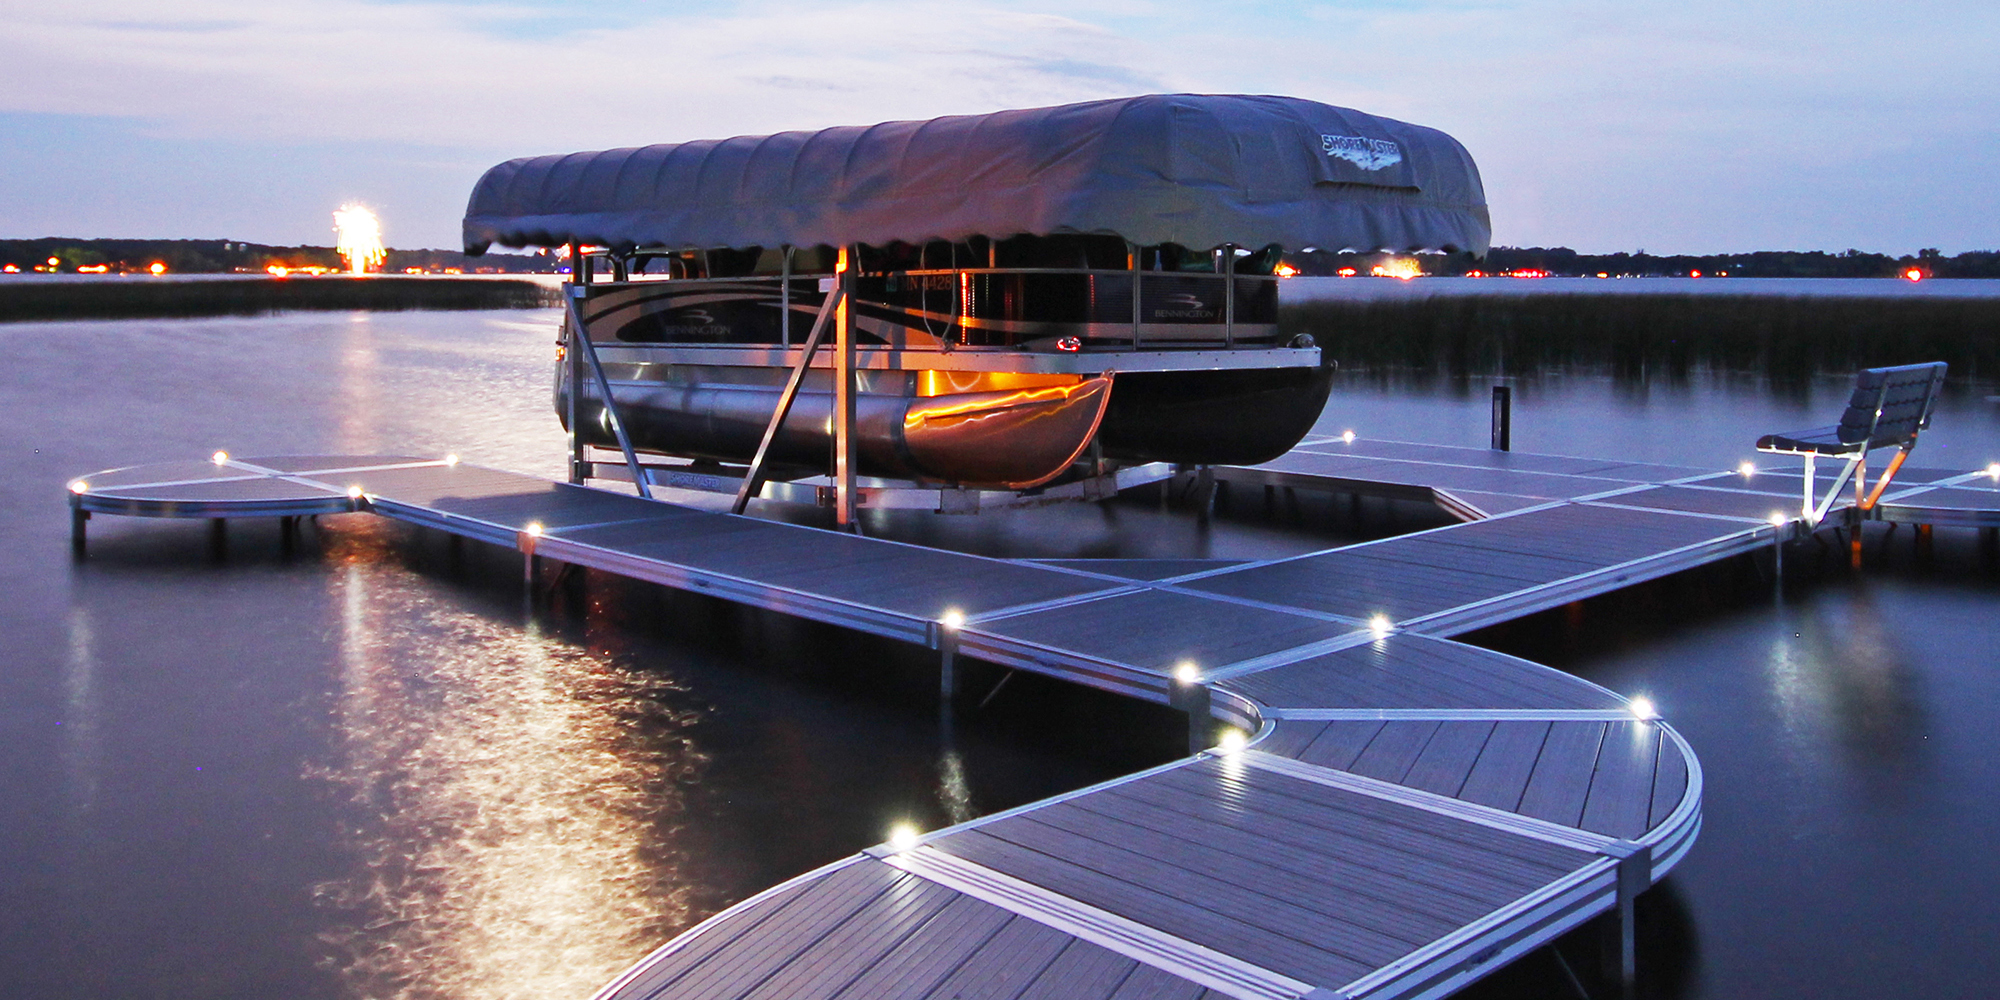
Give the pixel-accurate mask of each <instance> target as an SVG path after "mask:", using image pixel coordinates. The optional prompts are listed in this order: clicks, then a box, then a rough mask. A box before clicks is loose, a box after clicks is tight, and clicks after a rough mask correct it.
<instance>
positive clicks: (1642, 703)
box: [1630, 694, 1660, 722]
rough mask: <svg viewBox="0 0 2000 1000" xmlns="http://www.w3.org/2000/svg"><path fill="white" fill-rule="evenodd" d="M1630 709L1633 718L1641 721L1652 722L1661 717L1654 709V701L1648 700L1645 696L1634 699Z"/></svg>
mask: <svg viewBox="0 0 2000 1000" xmlns="http://www.w3.org/2000/svg"><path fill="white" fill-rule="evenodd" d="M1630 707H1631V709H1632V717H1633V718H1635V719H1639V720H1641V721H1644V722H1651V721H1653V720H1654V719H1657V718H1659V717H1660V713H1659V712H1658V711H1657V710H1655V709H1654V708H1653V699H1651V698H1648V697H1646V696H1645V695H1643V694H1642V695H1640V696H1639V697H1637V698H1634V699H1632V704H1631V706H1630Z"/></svg>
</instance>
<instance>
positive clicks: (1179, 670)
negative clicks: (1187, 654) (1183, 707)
mask: <svg viewBox="0 0 2000 1000" xmlns="http://www.w3.org/2000/svg"><path fill="white" fill-rule="evenodd" d="M1174 680H1176V681H1178V682H1180V683H1182V684H1193V683H1194V682H1196V681H1198V680H1201V669H1200V668H1199V667H1196V666H1195V665H1194V661H1193V660H1182V661H1181V662H1180V663H1179V665H1177V666H1175V667H1174Z"/></svg>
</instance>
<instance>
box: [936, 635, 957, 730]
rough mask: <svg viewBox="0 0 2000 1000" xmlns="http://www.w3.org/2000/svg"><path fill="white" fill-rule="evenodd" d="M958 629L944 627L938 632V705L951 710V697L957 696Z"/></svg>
mask: <svg viewBox="0 0 2000 1000" xmlns="http://www.w3.org/2000/svg"><path fill="white" fill-rule="evenodd" d="M957 659H958V630H957V629H954V628H945V629H942V630H940V631H939V632H938V706H939V707H940V708H942V709H944V710H945V711H947V712H949V711H950V710H951V703H952V699H953V698H956V697H957V696H958V664H957V663H956V662H955V661H956V660H957Z"/></svg>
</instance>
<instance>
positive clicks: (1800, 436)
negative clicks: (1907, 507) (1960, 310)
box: [1757, 361, 1945, 525]
mask: <svg viewBox="0 0 2000 1000" xmlns="http://www.w3.org/2000/svg"><path fill="white" fill-rule="evenodd" d="M1944 372H1945V363H1944V362H1942V361H1932V362H1928V363H1925V364H1918V365H1898V366H1896V367H1893V368H1865V369H1863V370H1862V371H1861V372H1860V373H1859V374H1857V375H1855V376H1854V392H1853V394H1852V395H1851V396H1849V397H1848V400H1847V409H1846V410H1845V411H1844V412H1842V413H1841V415H1840V422H1839V423H1837V424H1834V425H1832V426H1830V427H1815V428H1812V429H1810V430H1803V431H1791V432H1788V433H1784V434H1766V435H1764V436H1763V437H1762V438H1759V439H1758V440H1757V450H1758V451H1762V452H1770V453H1772V454H1778V455H1800V456H1803V457H1804V458H1805V465H1806V467H1805V480H1804V486H1803V488H1802V494H1801V499H1800V505H1799V513H1800V515H1801V516H1802V517H1803V518H1804V519H1805V522H1806V524H1807V525H1818V524H1819V523H1820V521H1821V520H1823V519H1824V518H1825V517H1826V514H1827V511H1829V510H1831V509H1832V508H1833V503H1834V499H1835V498H1836V497H1838V496H1839V495H1840V491H1841V488H1842V487H1844V486H1845V485H1846V484H1847V480H1848V478H1849V477H1853V479H1854V504H1855V508H1856V509H1857V510H1860V511H1866V510H1868V509H1869V508H1870V507H1873V506H1874V505H1875V503H1876V501H1878V500H1880V499H1881V498H1882V492H1883V491H1884V490H1886V489H1888V487H1889V482H1890V481H1891V480H1893V479H1895V478H1896V470H1898V469H1900V468H1902V467H1903V460H1904V459H1906V458H1908V457H1909V455H1910V451H1911V450H1912V449H1914V448H1915V447H1916V446H1917V435H1918V434H1919V433H1920V432H1922V431H1923V430H1924V429H1925V428H1927V427H1929V426H1930V425H1931V410H1932V408H1933V407H1935V406H1936V405H1937V398H1938V390H1939V389H1940V388H1941V387H1942V386H1943V385H1944ZM1890 447H1893V448H1896V449H1898V450H1897V452H1896V457H1895V458H1893V459H1891V460H1890V462H1889V467H1888V468H1887V469H1884V470H1883V472H1882V478H1881V480H1880V481H1879V482H1877V483H1876V484H1875V488H1874V490H1873V491H1868V490H1867V485H1868V453H1869V452H1871V451H1874V450H1876V449H1878V448H1890ZM1821 455H1825V456H1827V457H1829V458H1835V459H1845V460H1846V464H1845V466H1843V467H1842V469H1841V470H1840V474H1839V475H1837V476H1835V477H1834V479H1833V483H1832V485H1830V486H1828V487H1827V490H1826V493H1825V495H1824V496H1821V497H1819V498H1818V499H1817V501H1815V497H1814V494H1815V490H1814V482H1813V480H1814V475H1813V472H1814V469H1813V463H1814V460H1815V459H1817V458H1818V457H1819V456H1821Z"/></svg>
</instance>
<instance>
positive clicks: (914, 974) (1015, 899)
mask: <svg viewBox="0 0 2000 1000" xmlns="http://www.w3.org/2000/svg"><path fill="white" fill-rule="evenodd" d="M1220 476H1221V477H1222V478H1223V479H1224V480H1226V481H1235V482H1245V483H1260V482H1261V483H1264V484H1266V485H1290V486H1310V487H1312V488H1318V489H1329V490H1336V491H1339V490H1349V489H1353V490H1360V491H1363V492H1375V493H1378V494H1380V495H1390V496H1403V497H1429V498H1432V499H1437V500H1439V502H1440V503H1442V504H1443V505H1445V506H1446V507H1447V508H1448V509H1452V510H1454V511H1456V512H1458V513H1459V514H1460V515H1461V516H1462V517H1466V518H1469V520H1467V521H1466V522H1465V523H1461V524H1455V525H1451V526H1447V527H1443V528H1437V529H1433V530H1429V531H1422V532H1417V533H1413V534H1408V535H1403V536H1398V537H1394V538H1388V539H1383V540H1380V541H1375V542H1369V543H1365V544H1361V545H1351V546H1343V547H1339V548H1334V549H1328V550H1324V551H1319V552H1311V553H1305V554H1302V555H1298V556H1293V557H1289V558H1283V559H1273V560H1256V561H1219V560H1133V561H1130V562H1125V561H1115V562H1116V563H1117V564H1115V565H1114V561H1106V560H1047V561H1036V560H1000V559H990V558H984V557H979V556H971V555H965V554H960V553H952V552H943V551H938V550H934V549H928V548H924V547H920V546H914V545H907V544H901V543H896V542H890V541H883V540H877V539H867V538H860V537H855V536H850V535H843V534H836V533H832V532H827V531H822V530H818V529H813V528H805V527H799V526H795V525H788V524H780V523H774V522H768V521H760V520H755V519H751V518H743V517H734V516H730V515H726V514H717V513H710V512H705V511H699V510H694V509H691V508H686V507H680V506H675V505H672V504H667V503H661V502H655V501H648V500H641V499H639V498H636V497H632V496H628V495H623V494H617V493H610V492H605V491H601V490H596V489H590V488H585V487H579V486H572V485H569V484H563V483H552V482H549V481H547V480H543V479H539V478H536V477H532V476H522V475H517V474H514V473H508V472H503V471H499V470H493V469H485V468H479V467H474V466H470V465H464V464H457V463H448V462H436V461H426V460H421V459H412V458H388V459H369V458H354V457H342V456H331V457H318V458H315V457H304V458H297V457H293V458H272V459H247V460H237V459H225V460H224V461H223V462H222V463H220V464H216V463H181V464H176V465H173V466H170V467H159V466H155V467H146V468H143V469H136V470H114V471H112V472H108V473H100V474H97V475H94V476H90V477H85V479H84V480H83V481H82V482H81V483H80V485H79V487H78V492H76V493H75V494H74V496H73V498H72V502H73V504H74V505H75V506H76V508H77V509H78V510H79V511H85V512H100V513H125V514H138V515H147V516H179V517H229V516H239V515H247V514H285V515H296V514H300V513H318V512H331V511H336V510H368V511H373V512H375V513H377V514H382V515H385V516H390V517H394V518H397V519H400V520H404V521H408V522H412V523H416V524H421V525H427V526H431V527H436V528H439V529H442V530H445V531H449V532H452V533H455V534H458V535H462V536H466V537H471V538H476V539H480V540H484V541H488V542H491V543H494V544H498V545H503V546H509V547H514V548H518V549H520V550H522V551H523V552H524V553H532V554H533V556H536V557H540V558H546V559H554V560H560V561H563V562H569V563H574V564H578V565H584V566H589V567H594V568H598V569H601V570H605V571H609V572H615V573H620V574H624V575H627V576H631V577H635V578H638V579H643V580H650V581H654V582H657V583H661V584H665V585H668V586H673V587H678V588H683V589H687V590H692V591H697V592H702V593H708V594H712V595H716V596H720V597H724V598H727V599H730V600H734V601H740V602H743V603H746V604H751V605H755V606H758V607H763V608H769V609H774V610H778V611H782V612H786V613H790V614H795V615H800V616H803V617H807V618H813V619H816V620H820V621H826V622H832V623H836V624H840V625H843V626H846V627H851V628H856V629H860V630H863V631H868V632H871V633H874V634H878V635H883V636H889V637H893V638H898V639H902V640H906V641H910V642H916V643H921V644H925V645H928V646H932V647H935V648H940V649H951V650H955V652H956V653H957V654H958V655H970V656H976V657H979V658H982V659H986V660H989V661H992V662H995V663H999V664H1004V665H1008V666H1014V667H1018V668H1023V669H1028V670H1033V671H1037V672H1041V673H1045V674H1049V675H1053V676H1057V677H1061V678H1065V679H1068V680H1072V681H1077V682H1080V683H1085V684H1091V685H1094V686H1097V687H1101V688H1105V689H1108V690H1113V691H1119V692H1124V693H1128V694H1132V695H1135V696H1139V697H1145V698H1151V699H1154V700H1161V701H1166V700H1170V699H1172V698H1173V697H1174V691H1175V687H1176V684H1177V683H1178V682H1177V681H1176V679H1175V678H1176V675H1177V674H1179V673H1182V672H1192V674H1193V675H1194V678H1195V682H1196V683H1198V684H1200V685H1201V686H1203V687H1205V688H1207V689H1208V690H1209V692H1210V695H1211V697H1212V699H1213V709H1214V711H1215V712H1216V713H1217V714H1218V715H1219V716H1220V717H1222V718H1224V719H1226V720H1228V721H1230V722H1233V723H1235V724H1236V725H1239V726H1241V727H1242V728H1243V729H1244V730H1245V732H1246V733H1247V734H1248V738H1247V739H1246V740H1244V741H1243V744H1244V745H1241V746H1237V745H1234V744H1231V745H1227V746H1223V747H1217V748H1215V749H1212V750H1209V751H1207V752H1204V753H1200V754H1197V755H1194V756H1191V757H1189V758H1186V759H1183V760H1178V761H1174V762H1172V763H1169V764H1166V765H1163V766H1161V767H1158V768H1154V769H1152V770H1149V771H1146V772H1143V773H1141V774H1137V775H1131V776H1127V777H1125V778H1121V779H1118V780H1115V781H1112V782H1108V783H1106V784H1103V785H1100V786H1095V787H1092V788H1088V789H1082V790H1079V791H1077V792H1073V793H1070V794H1067V795H1063V796H1058V797H1056V798H1055V799H1051V800H1047V801H1044V802H1038V803H1032V804H1030V805H1027V806H1023V807H1021V808H1018V809H1014V810H1009V811H1007V812H1004V813H1000V814H996V815H993V816H988V817H984V818H982V819H979V820H975V821H973V822H971V823H966V824H962V825H959V826H956V827H951V828H948V829H945V830H939V831H933V832H931V833H929V834H927V835H924V836H922V837H920V838H918V839H917V840H916V841H915V842H914V843H910V844H898V845H893V846H891V845H884V846H881V847H877V848H872V849H870V850H869V851H866V852H863V853H862V854H859V855H856V856H854V857H851V858H848V859H845V860H843V861H841V862H839V863H837V864H835V865H831V866H828V867H827V868H824V869H821V870H819V871H816V872H811V873H807V874H806V875H803V876H800V877H799V878H797V879H794V880H792V881H791V882H788V883H786V884H785V885H782V886H779V887H776V888H774V889H772V890H770V891H768V892H766V893H763V894H760V895H759V896H757V897H755V898H753V899H750V900H746V901H745V902H743V903H741V904H738V905H737V906H735V907H732V908H730V909H729V910H726V911H725V912H723V913H721V914H718V915H717V916H715V917H714V918H712V919H710V920H709V921H707V922H705V923H703V924H702V925H700V926H698V927H697V928H695V929H694V930H692V931H690V932H688V933H687V934H684V935H682V936H680V937H678V938H676V939H675V940H673V941H671V942H668V943H667V944H665V945H664V946H663V947H662V948H661V949H660V950H659V951H657V952H656V953H654V954H653V955H652V956H649V957H647V958H646V959H644V960H643V961H641V962H639V963H638V964H636V965H635V966H634V967H633V969H632V970H631V971H629V972H628V973H627V974H626V975H625V976H623V977H621V978H620V979H619V980H618V981H616V982H614V983H612V984H610V985H609V986H607V987H606V988H605V990H604V991H603V992H602V993H601V994H600V996H601V997H603V998H605V1000H642V998H643V1000H651V998H660V997H695V996H700V997H731V998H750V997H767V996H769V997H776V996H785V997H874V996H882V995H896V996H908V997H940V998H942V997H974V996H981V997H984V996H991V997H1010V998H1018V997H1031V996H1064V997H1102V998H1112V997H1140V996H1144V997H1200V996H1206V995H1211V994H1212V995H1216V996H1230V997H1238V998H1260V1000H1261V998H1277V997H1304V996H1315V997H1334V996H1343V997H1364V996H1365V997H1416V996H1438V995H1442V994H1444V993H1448V992H1450V991H1451V990H1453V989H1456V988H1457V987H1459V986H1462V985H1464V984H1465V983H1467V982H1470V981H1472V980H1473V979H1476V978H1478V977H1479V976H1481V975H1484V974H1486V973H1487V972H1490V971H1491V970H1492V969H1494V968H1497V967H1498V966H1500V965H1502V964H1504V963H1505V962H1507V961H1509V960H1511V959H1512V958H1514V957H1516V956H1518V955H1520V954H1522V953H1524V952H1525V951H1527V950H1529V949H1532V948H1534V947H1538V946H1539V945H1541V944H1542V943H1545V942H1546V941H1548V940H1550V939H1552V938H1553V937H1555V936H1556V935H1558V934H1560V933H1562V932H1563V931H1565V930H1567V929H1569V928H1572V927H1574V926H1576V925H1577V924H1579V923H1581V922H1582V921H1584V920H1586V919H1589V918H1590V917H1592V916H1594V915H1596V914H1598V913H1602V912H1604V911H1605V910H1607V909H1610V908H1612V907H1613V906H1614V904H1615V903H1616V902H1617V901H1618V899H1619V893H1620V891H1621V878H1622V879H1623V881H1624V885H1625V886H1626V887H1627V891H1629V890H1630V887H1631V886H1632V885H1633V884H1634V879H1635V878H1636V880H1637V883H1636V884H1638V885H1641V886H1643V885H1645V884H1650V883H1651V882H1652V881H1654V880H1657V879H1658V878H1659V877H1661V876H1663V875H1664V874H1665V873H1666V872H1667V871H1668V870H1669V869H1671V868H1672V867H1673V865H1674V864H1676V863H1677V862H1678V861H1679V860H1680V858H1681V857H1682V856H1684V854H1685V853H1686V851H1687V850H1688V848H1689V847H1690V845H1691V844H1692V842H1693V840H1694V838H1695V836H1696V834H1697V832H1698V831H1699V828H1700V822H1701V818H1700V817H1701V814H1700V800H1701V772H1700V767H1699V764H1698V763H1697V762H1696V759H1695V757H1694V755H1693V753H1692V752H1690V751H1689V749H1688V748H1687V746H1686V744H1685V743H1684V742H1683V741H1682V739H1681V738H1680V736H1679V735H1678V734H1677V733H1675V732H1674V731H1673V729H1672V728H1671V727H1669V726H1667V725H1665V724H1663V723H1661V722H1659V721H1657V720H1655V719H1652V718H1650V717H1648V716H1647V715H1646V714H1645V713H1644V711H1643V710H1639V709H1637V708H1636V707H1635V705H1634V704H1633V703H1631V702H1628V701H1627V700H1626V699H1625V698H1623V697H1621V696H1620V695H1618V694H1616V693H1613V692H1610V691H1607V690H1605V689H1603V688H1600V687H1597V686H1596V685H1593V684H1590V683H1588V682H1585V681H1582V680H1580V679H1578V678H1575V677H1572V676H1569V675H1567V674H1563V673H1561V672H1558V671H1554V670H1551V669H1549V668H1547V667H1543V666H1540V665H1538V664H1534V663H1530V662H1528V661H1525V660H1520V659H1518V658H1514V657H1509V656H1505V655H1502V654H1499V653H1495V652H1492V651H1489V650H1484V649H1479V648H1477V647H1472V646H1467V645H1463V644H1461V643H1457V642H1452V641H1450V639H1449V638H1448V637H1449V636H1451V635H1455V634H1458V633H1461V632H1464V631H1467V630H1470V629H1473V628H1478V627H1481V626H1483V625H1487V624H1491V623H1493V622H1497V621H1501V620H1505V619H1508V618H1512V617H1517V616H1519V615H1523V614H1527V613H1530V612H1533V611H1537V610H1542V609H1546V608H1549V607H1553V606H1556V605H1559V604H1562V603H1566V602H1569V601H1573V600H1576V599H1578V598H1581V597H1585V596H1589V595H1591V594H1596V593H1602V592H1605V591H1609V590H1612V589H1616V588H1619V587H1624V586H1629V585H1631V584H1633V583H1636V582H1639V581H1642V580H1647V579H1652V578H1655V577H1658V576H1663V575H1666V574H1669V573H1673V572H1677V571H1680V570H1682V569H1686V568H1689V567H1692V566H1695V565H1699V564H1702V563H1706V562H1710V561H1714V560H1716V559H1721V558H1724V557H1727V556H1730V555H1734V554H1739V553H1742V552H1745V551H1750V550H1753V549H1756V548H1760V547H1765V546H1770V545H1772V544H1774V543H1775V542H1778V541H1781V540H1783V539H1786V538H1790V537H1792V536H1793V535H1794V534H1796V533H1797V532H1798V530H1799V528H1798V525H1797V524H1796V523H1795V517H1796V513H1795V511H1794V508H1793V506H1792V504H1791V498H1795V497H1796V496H1797V494H1798V477H1796V476H1787V475H1786V474H1785V473H1784V471H1782V470H1770V471H1768V472H1766V471H1758V472H1756V473H1754V474H1752V475H1749V476H1745V475H1743V474H1741V473H1738V472H1706V471H1702V470H1695V469H1683V468H1674V467H1667V466H1652V465H1643V464H1635V463H1623V462H1606V461H1599V460H1591V459H1573V458H1564V457H1560V456H1536V455H1524V454H1519V453H1502V452H1485V451H1477V450H1473V449H1454V448H1444V447H1439V446H1429V445H1395V444H1391V443H1385V442H1371V441H1356V442H1346V441H1341V440H1338V439H1326V440H1317V441H1313V442H1309V443H1308V444H1307V445H1305V446H1303V447H1302V448H1301V449H1299V450H1297V451H1295V452H1293V453H1292V454H1290V455H1287V456H1285V457H1284V458H1282V459H1280V460H1279V461H1278V462H1274V463H1270V464H1269V465H1266V466H1260V467H1257V468H1255V469H1241V470H1236V469H1232V470H1220ZM1909 482H1910V485H1909V486H1908V487H1907V488H1905V489H1903V490H1902V491H1900V492H1898V493H1896V494H1894V495H1892V496H1891V498H1890V501H1891V502H1890V503H1889V504H1885V505H1884V508H1881V509H1888V510H1897V509H1905V510H1915V509H1919V508H1920V505H1921V504H1924V503H1928V504H1930V505H1931V506H1930V508H1928V509H1931V510H1944V511H1951V510H1963V511H1965V512H1968V513H1966V514H1965V515H1964V516H1965V517H1966V518H1968V520H1964V521H1961V522H1953V523H1973V524H1984V523H1987V522H1982V521H1977V520H1971V518H1975V517H1984V516H1989V515H1990V516H1994V517H1996V519H2000V515H1994V514H1992V511H1993V510H1995V509H1996V508H2000V489H1995V488H1994V486H1995V485H1996V484H1995V482H1994V481H1993V480H1992V479H1991V478H1989V477H1986V476H1985V475H1983V474H1968V473H1956V474H1954V473H1943V472H1941V473H1935V474H1919V475H1918V476H1916V477H1915V478H1913V479H1911V480H1910V481H1909ZM1454 491H1456V492H1454ZM1926 498H1928V499H1926ZM1982 503H1983V504H1986V506H1984V507H1982V506H1979V505H1980V504H1982ZM1898 504H1900V505H1902V506H1901V507H1897V506H1896V505H1898ZM1954 505H1957V506H1954ZM1774 514H1776V515H1777V516H1776V517H1775V518H1774V517H1773V515H1774ZM1634 866H1636V868H1635V867H1634Z"/></svg>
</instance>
